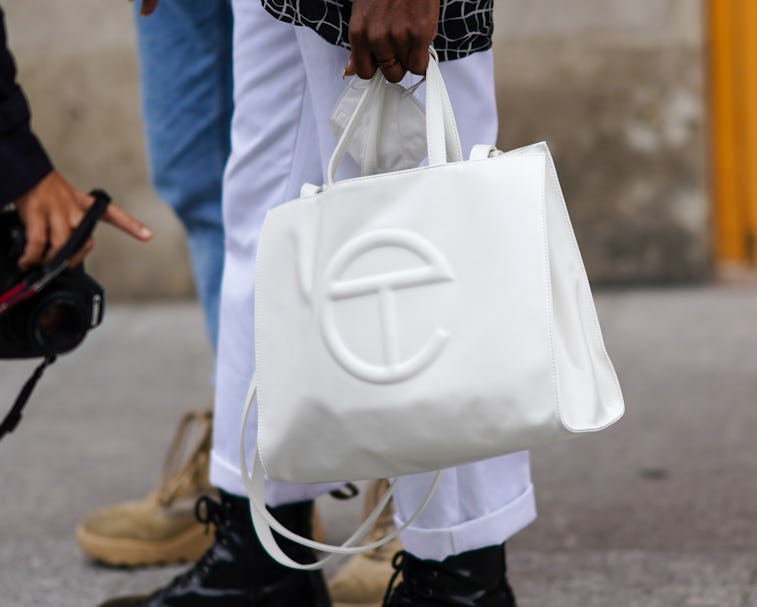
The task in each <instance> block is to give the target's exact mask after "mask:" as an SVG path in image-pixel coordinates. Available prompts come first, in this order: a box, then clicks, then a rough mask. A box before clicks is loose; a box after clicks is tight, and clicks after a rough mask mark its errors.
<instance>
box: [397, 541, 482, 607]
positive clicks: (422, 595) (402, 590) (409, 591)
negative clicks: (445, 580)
mask: <svg viewBox="0 0 757 607" xmlns="http://www.w3.org/2000/svg"><path fill="white" fill-rule="evenodd" d="M407 556H411V555H409V553H408V552H406V551H405V550H400V551H399V552H398V553H397V554H395V555H394V557H393V558H392V567H393V568H394V573H392V577H391V579H390V580H389V586H388V587H387V589H386V594H385V595H384V601H383V603H382V607H418V606H420V605H423V603H424V601H429V600H430V599H433V601H434V604H435V605H451V606H454V607H459V605H460V603H459V601H456V600H455V599H454V598H453V597H449V596H445V595H444V594H443V593H440V594H435V593H434V590H433V589H432V588H431V587H430V586H429V584H428V582H427V581H426V580H424V579H422V578H421V576H418V577H417V578H416V577H415V576H414V577H413V578H410V579H408V578H404V579H403V580H402V581H401V582H400V583H399V584H397V586H396V587H395V586H394V583H395V582H396V581H397V578H398V577H399V574H400V573H401V572H402V568H403V565H404V563H405V558H406V557H407ZM439 573H443V574H444V575H445V577H451V578H455V579H457V580H460V581H463V582H467V583H470V581H471V580H470V578H469V577H468V576H467V575H465V574H462V573H460V572H459V571H456V570H454V569H452V568H451V567H447V566H445V565H444V564H443V563H440V562H434V564H433V569H432V570H431V571H430V576H429V577H430V578H431V580H435V579H436V578H438V577H439Z"/></svg>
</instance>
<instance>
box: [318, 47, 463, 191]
mask: <svg viewBox="0 0 757 607" xmlns="http://www.w3.org/2000/svg"><path fill="white" fill-rule="evenodd" d="M429 55H430V57H429V63H428V69H427V70H426V145H427V149H428V163H429V164H430V165H437V164H445V163H447V162H460V161H461V160H462V159H463V152H462V147H461V145H460V134H459V133H458V130H457V122H456V121H455V114H454V112H453V111H452V103H451V102H450V99H449V94H448V93H447V87H446V86H445V84H444V79H443V78H442V73H441V71H440V70H439V63H438V62H439V58H438V56H437V54H436V51H435V50H434V49H433V48H431V47H430V48H429ZM383 86H384V75H383V74H382V72H381V71H380V70H378V71H377V72H376V74H375V75H374V76H373V78H371V81H370V84H369V85H368V86H367V87H366V89H365V91H364V92H363V96H362V97H361V98H360V101H359V102H358V104H357V106H356V107H355V111H354V112H353V114H352V116H351V117H350V120H349V122H347V126H346V127H345V128H344V132H343V133H342V136H341V137H340V138H339V141H337V144H336V147H335V148H334V153H333V154H332V155H331V159H330V160H329V166H328V169H327V171H326V183H327V184H328V185H332V184H333V183H334V173H335V172H336V169H337V167H338V166H339V164H340V163H341V162H342V159H343V158H344V155H345V154H346V153H347V146H348V143H349V141H350V140H351V139H352V137H353V136H354V134H355V130H356V129H357V127H358V125H359V124H360V120H361V119H362V117H363V115H364V114H365V112H366V111H367V109H368V107H369V106H370V105H371V103H380V102H381V99H382V98H383V94H382V91H381V87H383ZM376 114H379V112H376ZM377 121H378V117H377V116H375V117H374V125H373V128H377V126H378V125H379V124H380V122H377ZM369 131H371V129H369ZM377 140H378V136H377V133H374V132H369V138H368V141H369V145H373V146H375V145H377V143H376V142H377Z"/></svg>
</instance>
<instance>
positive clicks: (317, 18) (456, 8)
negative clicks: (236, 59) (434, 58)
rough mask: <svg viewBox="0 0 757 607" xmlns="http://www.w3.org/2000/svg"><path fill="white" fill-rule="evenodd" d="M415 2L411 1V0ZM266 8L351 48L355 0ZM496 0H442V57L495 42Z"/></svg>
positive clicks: (301, 0)
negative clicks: (493, 20)
mask: <svg viewBox="0 0 757 607" xmlns="http://www.w3.org/2000/svg"><path fill="white" fill-rule="evenodd" d="M409 1H412V0H409ZM262 2H263V6H264V7H265V9H266V10H267V11H268V12H269V13H271V14H272V15H273V16H274V17H276V18H277V19H279V20H281V21H286V22H287V23H294V24H295V25H304V26H307V27H309V28H311V29H313V30H315V31H316V32H317V33H318V34H319V35H320V36H321V37H322V38H324V39H325V40H327V41H328V42H330V43H331V44H336V45H339V46H343V47H345V48H349V47H350V44H349V36H348V32H349V23H350V15H351V13H352V0H262ZM492 4H493V0H442V2H441V10H440V13H439V33H438V34H437V36H436V40H434V48H435V49H436V52H437V53H438V54H439V59H440V60H442V61H448V60H451V59H460V58H462V57H466V56H467V55H470V54H471V53H475V52H478V51H485V50H487V49H489V48H491V45H492V31H493V23H492Z"/></svg>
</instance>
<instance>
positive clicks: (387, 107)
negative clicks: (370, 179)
mask: <svg viewBox="0 0 757 607" xmlns="http://www.w3.org/2000/svg"><path fill="white" fill-rule="evenodd" d="M379 82H380V86H379V87H378V89H377V91H376V94H374V95H372V96H371V98H370V100H371V104H370V107H369V108H367V109H366V112H365V115H364V116H363V117H362V119H361V120H360V123H359V124H358V126H357V129H356V131H355V134H354V135H353V137H352V138H351V139H350V141H349V143H348V147H347V153H348V154H349V155H350V156H352V158H353V159H354V160H355V162H357V164H358V166H360V172H361V174H362V175H376V174H378V173H388V172H390V171H403V170H405V169H411V168H413V167H416V166H418V165H419V164H420V163H421V161H422V160H423V159H424V158H425V157H426V122H425V119H424V115H425V111H424V109H423V105H422V104H421V103H420V101H418V99H417V98H416V97H415V95H414V93H415V90H416V89H417V88H418V86H419V85H420V82H419V83H418V84H416V85H415V86H413V87H411V88H405V87H403V86H401V85H399V84H391V83H389V82H387V81H386V80H384V79H383V78H382V79H380V80H379ZM370 85H371V81H366V80H361V79H360V78H358V77H354V78H352V80H351V81H350V83H349V85H348V86H347V87H346V88H345V89H344V92H343V93H342V95H341V97H340V98H339V101H338V102H337V105H336V107H335V108H334V111H333V112H332V114H331V117H330V120H329V124H330V125H331V129H332V131H333V132H334V134H335V135H336V137H337V139H338V138H339V137H341V136H342V133H344V130H345V128H346V127H347V124H348V123H349V120H350V118H351V117H352V115H353V114H354V113H355V109H356V108H357V105H358V103H360V99H361V98H362V96H363V94H364V93H365V91H366V89H367V88H368V87H369V86H370Z"/></svg>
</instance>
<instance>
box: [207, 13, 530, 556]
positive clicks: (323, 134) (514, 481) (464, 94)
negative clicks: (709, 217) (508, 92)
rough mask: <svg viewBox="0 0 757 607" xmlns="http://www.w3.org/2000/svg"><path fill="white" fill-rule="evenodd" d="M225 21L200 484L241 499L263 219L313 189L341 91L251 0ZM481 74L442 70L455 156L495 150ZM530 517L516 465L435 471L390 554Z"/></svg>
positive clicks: (490, 537)
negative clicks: (485, 146) (220, 179)
mask: <svg viewBox="0 0 757 607" xmlns="http://www.w3.org/2000/svg"><path fill="white" fill-rule="evenodd" d="M233 10H234V102H235V109H234V116H233V121H232V136H231V156H230V158H229V162H228V164H227V167H226V173H225V176H224V186H223V219H224V230H225V233H226V257H225V269H224V275H223V282H222V289H221V314H220V333H219V343H218V369H217V381H216V401H215V402H216V404H215V421H214V435H213V450H212V454H211V466H210V479H211V482H212V483H213V484H214V485H215V486H218V487H220V488H221V489H223V490H225V491H228V492H229V493H234V494H237V495H245V491H244V487H243V485H242V481H241V473H240V470H239V464H238V452H239V447H238V438H239V427H240V424H241V417H242V409H243V405H244V400H245V394H246V392H247V387H248V384H249V381H250V378H251V377H252V374H253V371H254V339H253V333H254V317H253V309H254V305H255V300H254V267H255V253H256V249H257V243H258V235H259V231H260V227H261V225H262V222H263V218H264V217H265V214H266V212H267V211H268V209H270V208H271V207H273V206H275V205H278V204H281V203H283V202H286V201H288V200H291V199H294V198H297V197H298V196H299V190H300V187H301V185H302V184H303V183H305V182H310V183H315V184H321V183H323V181H324V173H325V167H326V166H327V164H328V160H329V158H330V155H331V153H332V151H333V149H334V145H335V143H336V142H335V140H334V136H333V135H332V133H331V131H330V128H329V124H328V118H329V115H330V113H331V111H332V109H333V107H334V104H335V102H336V100H337V98H338V97H339V95H340V93H341V91H342V90H343V88H344V86H345V85H346V81H344V80H343V79H342V71H343V69H344V66H345V65H346V63H347V59H348V53H347V51H346V50H345V49H342V48H339V47H335V46H332V45H330V44H328V43H327V42H325V41H323V40H322V39H321V38H320V37H318V35H317V34H315V33H314V32H312V31H311V30H309V29H307V28H301V27H295V26H292V25H289V24H285V23H282V22H278V21H276V20H275V19H274V18H272V17H271V16H270V15H268V14H267V13H266V12H265V11H264V9H263V8H262V7H261V4H260V1H259V0H235V1H234V2H233ZM492 62H493V60H492V54H491V52H485V53H476V54H473V55H471V56H469V57H467V58H465V59H460V60H457V61H451V62H445V63H443V64H442V74H443V75H444V79H445V82H446V84H447V87H448V89H449V92H450V97H451V100H452V105H453V108H454V111H455V115H456V117H457V120H458V127H459V130H460V136H461V140H462V143H463V149H464V150H468V149H470V148H471V146H473V145H474V144H476V143H494V142H495V140H496V135H497V114H496V105H495V98H494V82H493V80H494V79H493V65H492ZM408 78H409V80H412V78H413V77H412V76H409V77H408ZM419 94H420V95H422V94H423V90H422V87H421V89H420V90H419ZM356 171H357V166H356V164H355V163H354V162H351V161H350V160H349V159H347V161H346V162H344V163H343V165H342V166H341V167H340V170H339V171H338V172H337V177H338V178H345V177H351V176H354V175H355V174H356ZM255 428H256V420H255V419H252V420H251V423H250V427H249V428H248V429H247V437H248V444H247V448H248V452H249V453H252V449H253V448H254V444H255ZM324 448H327V447H326V446H324ZM314 457H317V454H314ZM430 480H431V475H430V474H418V475H413V476H409V477H406V478H403V479H401V481H400V484H399V487H398V489H397V491H396V493H395V506H396V511H397V520H398V522H399V523H402V521H403V520H406V519H407V518H408V517H409V516H410V514H411V513H412V512H413V511H414V509H415V507H417V505H418V504H419V503H420V500H421V499H422V496H423V495H424V494H425V491H426V489H427V487H428V485H429V483H430ZM332 488H334V486H333V485H296V484H290V483H282V482H272V481H269V482H268V483H267V486H266V499H267V502H268V503H269V504H270V505H272V506H275V505H279V504H283V503H291V502H296V501H301V500H305V499H311V498H314V497H316V496H318V495H321V494H323V493H325V492H327V491H329V490H330V489H332ZM535 517H536V507H535V502H534V495H533V487H532V485H531V478H530V471H529V459H528V454H527V453H516V454H513V455H508V456H504V457H499V458H496V459H492V460H487V461H484V462H478V463H475V464H469V465H465V466H460V467H458V468H454V469H449V470H446V471H445V472H444V475H443V478H442V481H441V484H440V486H439V489H438V491H437V493H436V495H435V496H434V498H433V500H432V502H431V503H430V504H429V506H428V507H427V508H426V510H425V511H424V512H423V514H422V515H421V516H420V517H419V518H418V519H417V520H416V522H415V523H414V524H413V525H412V526H410V527H409V528H408V529H407V530H406V531H405V532H404V533H403V535H402V542H403V544H404V546H405V548H406V549H407V550H409V551H410V552H411V553H413V554H415V555H416V556H418V557H419V558H431V559H437V560H441V559H444V558H445V557H447V556H449V555H451V554H458V553H460V552H465V551H468V550H474V549H477V548H482V547H484V546H490V545H493V544H500V543H502V542H504V541H505V540H507V539H508V538H509V537H510V536H512V535H513V534H514V533H516V532H518V531H519V530H520V529H522V528H523V527H525V526H526V525H528V524H529V523H530V522H531V521H532V520H533V519H534V518H535Z"/></svg>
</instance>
